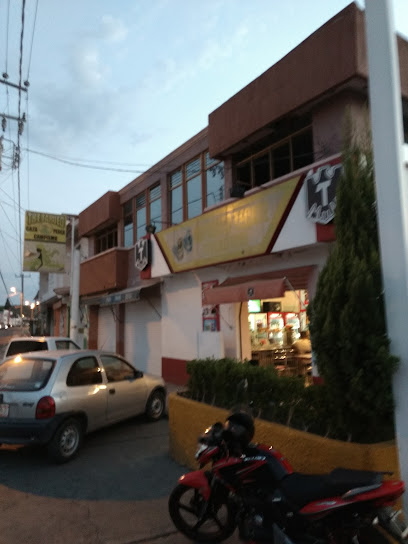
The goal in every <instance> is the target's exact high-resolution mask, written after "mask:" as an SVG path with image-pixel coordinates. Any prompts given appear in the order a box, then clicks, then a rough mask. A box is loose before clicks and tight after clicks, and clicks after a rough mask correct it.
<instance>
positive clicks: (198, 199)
mask: <svg viewBox="0 0 408 544" xmlns="http://www.w3.org/2000/svg"><path fill="white" fill-rule="evenodd" d="M186 180H187V219H191V218H192V217H196V216H197V215H200V213H201V212H202V210H203V205H202V198H203V196H202V181H201V161H200V158H197V159H194V160H193V161H191V162H189V163H188V164H186Z"/></svg>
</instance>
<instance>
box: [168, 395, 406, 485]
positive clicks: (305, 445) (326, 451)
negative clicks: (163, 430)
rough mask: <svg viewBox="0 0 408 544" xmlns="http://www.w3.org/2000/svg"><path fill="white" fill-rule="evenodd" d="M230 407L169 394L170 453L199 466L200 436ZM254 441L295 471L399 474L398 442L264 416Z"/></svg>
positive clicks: (220, 419)
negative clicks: (342, 436) (330, 433)
mask: <svg viewBox="0 0 408 544" xmlns="http://www.w3.org/2000/svg"><path fill="white" fill-rule="evenodd" d="M227 414H228V411H227V410H222V409H221V408H215V407H214V406H209V405H207V404H202V403H200V402H196V401H193V400H190V399H186V398H183V397H180V396H179V395H177V394H176V393H173V394H171V395H170V396H169V427H170V454H171V456H172V457H173V458H174V459H175V460H176V461H177V462H178V463H180V464H182V465H186V466H187V467H189V468H190V469H196V468H197V463H196V461H195V459H194V453H195V451H196V447H197V438H198V436H199V435H200V434H201V433H202V432H203V431H204V429H206V428H207V427H209V426H210V425H212V424H213V423H215V422H216V421H221V422H222V421H224V420H225V418H226V417H227ZM254 442H263V443H265V444H268V445H272V446H273V447H274V448H276V449H278V450H279V451H280V452H281V453H282V454H284V455H285V457H286V458H287V459H288V460H289V462H290V464H291V465H292V466H293V468H294V470H295V471H298V472H305V473H309V474H313V473H314V474H316V473H317V474H319V473H325V472H329V471H330V470H332V469H334V468H336V467H344V468H352V469H360V470H376V471H387V472H388V471H389V472H393V473H394V474H393V476H392V478H393V479H394V478H399V477H400V472H399V466H398V453H397V448H396V445H395V443H394V442H381V443H378V444H355V443H351V442H342V441H340V440H332V439H329V438H323V437H321V436H318V435H315V434H311V433H306V432H302V431H297V430H295V429H291V428H290V427H285V426H284V425H279V424H276V423H270V422H268V421H264V420H262V419H256V421H255V437H254Z"/></svg>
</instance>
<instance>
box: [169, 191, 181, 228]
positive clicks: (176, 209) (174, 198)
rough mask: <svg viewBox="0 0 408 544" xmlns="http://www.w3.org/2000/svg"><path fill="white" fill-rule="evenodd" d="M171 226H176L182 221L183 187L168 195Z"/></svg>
mask: <svg viewBox="0 0 408 544" xmlns="http://www.w3.org/2000/svg"><path fill="white" fill-rule="evenodd" d="M170 213H171V218H170V221H171V224H172V225H178V223H182V221H183V187H182V186H181V185H180V186H179V187H177V188H176V189H173V190H172V191H171V193H170Z"/></svg>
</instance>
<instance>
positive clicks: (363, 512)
mask: <svg viewBox="0 0 408 544" xmlns="http://www.w3.org/2000/svg"><path fill="white" fill-rule="evenodd" d="M253 435H254V423H253V419H252V417H251V416H249V414H247V413H244V412H238V413H234V414H232V415H231V416H230V417H229V418H227V420H226V422H225V424H224V425H223V424H222V423H215V424H214V425H212V426H211V427H210V428H208V429H207V430H206V431H205V433H204V434H203V435H202V436H201V437H200V438H199V447H198V450H197V453H196V459H197V461H198V463H199V465H200V469H203V467H204V466H205V465H207V464H208V463H211V465H212V467H211V470H208V471H204V470H197V471H194V472H190V473H188V474H185V475H184V476H182V477H181V478H180V479H179V482H178V485H177V486H176V487H175V489H174V490H173V492H172V493H171V495H170V497H169V513H170V516H171V519H172V520H173V523H174V525H175V526H176V528H177V529H178V530H179V531H180V532H181V533H183V534H184V535H185V536H187V537H188V538H190V539H191V540H193V541H195V542H207V543H218V542H222V541H223V540H225V539H227V538H228V537H230V536H231V535H232V534H233V532H234V531H235V529H236V528H237V527H238V530H239V537H240V539H241V540H242V541H244V542H246V543H247V544H271V543H273V544H386V543H387V544H389V542H390V541H389V540H388V537H387V535H389V536H391V537H392V538H393V539H394V540H396V541H397V542H400V543H401V544H408V529H407V526H406V525H405V523H404V521H403V520H402V518H401V512H400V511H396V510H394V505H395V502H396V501H397V499H398V498H400V497H401V496H402V494H403V493H404V490H405V487H404V482H402V481H399V480H384V475H385V474H386V473H382V472H371V471H360V470H348V469H344V468H337V469H335V470H333V471H332V472H331V473H329V474H322V475H320V474H319V475H311V474H301V473H298V472H294V471H293V469H292V467H291V466H290V464H289V462H288V461H287V460H286V459H285V458H284V457H283V455H282V454H281V453H280V452H279V451H277V450H275V449H274V448H272V447H269V446H265V445H263V444H257V445H255V444H251V443H250V441H251V440H252V438H253Z"/></svg>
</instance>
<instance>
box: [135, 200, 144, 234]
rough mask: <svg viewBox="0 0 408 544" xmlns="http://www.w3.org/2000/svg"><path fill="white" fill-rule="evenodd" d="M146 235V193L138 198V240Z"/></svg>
mask: <svg viewBox="0 0 408 544" xmlns="http://www.w3.org/2000/svg"><path fill="white" fill-rule="evenodd" d="M145 234H146V193H141V194H140V195H138V196H137V197H136V240H139V238H142V236H144V235H145Z"/></svg>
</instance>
